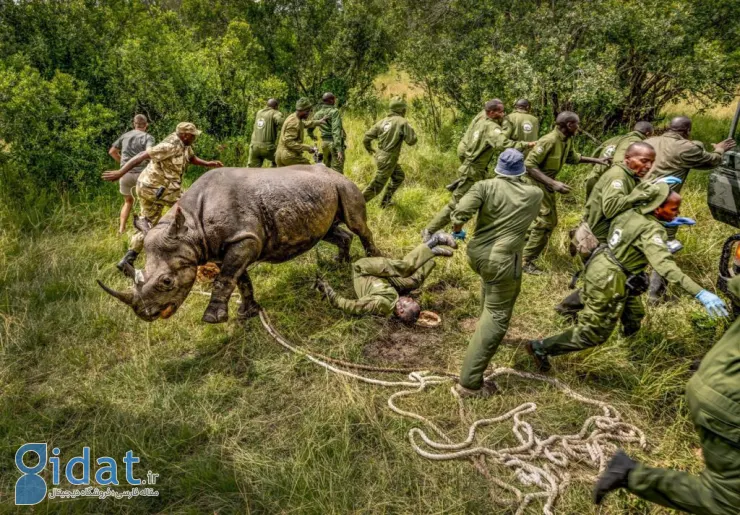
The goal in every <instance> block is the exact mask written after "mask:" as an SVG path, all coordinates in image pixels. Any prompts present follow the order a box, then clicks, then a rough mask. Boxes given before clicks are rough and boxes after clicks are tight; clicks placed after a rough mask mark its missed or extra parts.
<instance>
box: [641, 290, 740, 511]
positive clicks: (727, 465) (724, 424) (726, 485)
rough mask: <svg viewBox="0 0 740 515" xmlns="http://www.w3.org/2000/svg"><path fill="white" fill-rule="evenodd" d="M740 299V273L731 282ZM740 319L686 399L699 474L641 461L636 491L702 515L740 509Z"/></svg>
mask: <svg viewBox="0 0 740 515" xmlns="http://www.w3.org/2000/svg"><path fill="white" fill-rule="evenodd" d="M729 287H730V291H732V292H733V293H734V294H735V295H736V296H737V297H740V277H735V278H734V279H732V280H731V281H730V283H729ZM739 342H740V320H735V323H733V324H732V326H731V327H730V328H729V329H728V330H727V332H726V333H725V335H724V336H723V337H722V339H721V340H720V341H718V342H717V343H715V344H714V347H712V349H711V350H710V351H709V352H708V353H707V355H706V356H704V359H703V360H702V362H701V365H700V366H699V370H698V371H697V372H696V373H695V374H694V375H693V377H692V378H691V379H690V380H689V383H688V384H687V385H686V399H687V401H688V402H687V404H688V408H689V412H690V413H691V420H692V421H693V422H694V426H695V427H696V430H697V432H698V433H699V441H700V442H701V449H702V452H703V455H704V464H705V469H704V470H703V471H702V472H701V473H700V474H699V475H696V476H695V475H692V474H689V473H687V472H679V471H677V470H667V469H659V468H652V467H647V466H645V465H642V464H638V465H637V467H636V468H635V469H634V470H632V471H631V472H630V474H629V478H628V486H627V489H628V490H629V491H630V492H632V493H633V494H635V495H638V496H639V497H642V498H643V499H647V500H648V501H652V502H654V503H657V504H661V505H663V506H667V507H669V508H673V509H675V510H682V511H687V512H689V513H697V514H700V515H737V514H738V513H740V343H739Z"/></svg>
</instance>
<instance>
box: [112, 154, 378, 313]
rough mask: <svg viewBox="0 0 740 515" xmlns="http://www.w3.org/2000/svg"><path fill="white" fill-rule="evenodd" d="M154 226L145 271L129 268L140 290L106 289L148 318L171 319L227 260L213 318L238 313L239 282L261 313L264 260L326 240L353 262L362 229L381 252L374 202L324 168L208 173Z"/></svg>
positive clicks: (369, 249) (246, 304) (249, 304)
mask: <svg viewBox="0 0 740 515" xmlns="http://www.w3.org/2000/svg"><path fill="white" fill-rule="evenodd" d="M141 222H142V220H141V219H139V220H137V221H136V223H137V227H138V228H140V230H144V231H145V232H146V237H145V239H144V250H145V251H146V266H145V268H144V270H143V271H142V270H134V268H133V266H131V265H128V268H127V269H126V270H124V272H125V273H126V274H127V275H129V276H131V277H132V278H133V279H134V285H133V288H132V289H131V290H129V291H125V292H119V291H116V290H113V289H111V288H109V287H107V286H106V285H104V284H103V283H102V282H100V281H98V284H99V285H100V286H101V288H103V289H104V290H105V291H106V292H108V293H109V294H111V295H112V296H114V297H115V298H117V299H118V300H120V301H122V302H124V303H125V304H128V305H129V306H131V307H132V308H133V310H134V312H135V313H136V315H138V316H139V318H142V319H144V320H146V321H153V320H156V319H158V318H168V317H170V316H171V315H172V314H173V313H175V311H177V308H179V307H180V306H181V305H182V303H183V302H184V301H185V298H186V297H187V296H188V293H190V289H191V288H192V286H193V283H194V282H195V278H196V273H197V268H198V265H202V264H204V263H206V262H214V263H216V264H218V265H219V266H220V272H219V275H218V276H217V277H216V278H215V279H214V282H213V290H212V293H211V300H210V302H209V304H208V307H207V308H206V310H205V313H204V314H203V321H204V322H207V323H213V324H215V323H221V322H225V321H226V320H227V319H228V302H229V298H230V297H231V294H232V293H233V291H234V288H235V287H236V286H239V290H240V292H241V295H242V303H241V306H240V307H239V310H238V313H237V315H238V317H239V318H240V319H246V318H249V317H251V316H255V315H256V314H257V313H258V311H259V306H258V305H257V303H256V301H255V300H254V294H253V289H252V283H251V281H250V279H249V274H248V273H247V267H248V266H249V265H250V264H252V263H256V262H268V263H282V262H284V261H287V260H289V259H292V258H294V257H296V256H298V255H300V254H302V253H304V252H306V251H307V250H309V249H311V248H312V247H313V246H314V245H316V244H317V243H318V242H319V241H320V240H324V241H328V242H330V243H333V244H334V245H336V246H337V247H339V258H340V259H343V260H349V249H350V244H351V243H352V234H350V233H349V232H347V231H346V230H344V229H342V228H341V227H339V223H340V222H343V223H345V224H346V225H347V227H348V228H349V229H350V231H352V232H353V233H355V234H356V235H357V236H358V237H359V238H360V241H361V242H362V245H363V247H364V249H365V252H366V254H367V255H369V256H376V255H380V253H379V252H378V250H377V248H376V247H375V244H374V242H373V235H372V233H371V232H370V229H368V227H367V217H366V212H365V200H364V199H363V197H362V193H360V190H359V189H358V188H357V186H356V185H355V184H354V183H353V182H352V181H350V180H349V179H348V178H346V177H345V176H343V175H341V174H339V173H337V172H334V171H332V170H329V169H328V168H326V167H325V166H323V165H297V166H288V167H284V168H265V169H260V168H217V169H214V170H211V171H208V172H206V173H205V174H203V175H202V176H201V177H200V178H199V179H198V180H196V181H195V182H194V183H193V185H192V186H191V188H190V189H189V190H188V191H186V192H185V193H184V194H183V196H182V198H180V200H179V201H178V202H177V204H175V206H173V208H172V209H170V211H169V212H168V213H167V214H166V215H165V216H163V217H162V219H161V220H160V222H159V223H158V224H157V225H155V226H154V227H151V228H150V229H149V228H148V227H146V226H143V224H142V223H141Z"/></svg>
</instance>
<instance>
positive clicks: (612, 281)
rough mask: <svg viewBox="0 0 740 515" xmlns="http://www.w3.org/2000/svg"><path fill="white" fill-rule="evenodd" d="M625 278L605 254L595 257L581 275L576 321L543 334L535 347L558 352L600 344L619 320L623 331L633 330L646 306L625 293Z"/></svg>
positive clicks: (551, 353) (551, 352) (635, 297)
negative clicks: (561, 329) (552, 333)
mask: <svg viewBox="0 0 740 515" xmlns="http://www.w3.org/2000/svg"><path fill="white" fill-rule="evenodd" d="M626 281H627V277H626V276H625V275H624V272H622V270H621V269H620V268H619V267H618V266H617V265H616V264H614V263H612V262H611V261H609V259H608V258H607V257H606V255H605V254H603V253H602V254H599V255H597V256H596V257H594V258H593V260H592V261H591V263H589V265H588V268H587V269H586V272H585V273H584V276H583V291H582V297H583V304H584V308H583V310H582V311H581V312H580V313H579V314H578V324H577V325H576V326H575V327H572V328H570V329H568V330H567V331H565V332H564V333H561V334H559V335H556V336H551V337H549V338H545V339H544V340H543V341H542V345H541V346H540V348H539V349H537V350H541V351H543V352H545V353H547V354H548V355H550V356H557V355H559V354H567V353H569V352H577V351H579V350H583V349H588V348H590V347H595V346H596V345H601V344H602V343H604V342H605V341H606V340H608V339H609V336H611V334H612V332H614V328H615V327H616V325H617V322H619V321H621V322H622V327H623V329H624V332H625V334H634V333H636V332H637V331H638V330H639V329H640V326H641V324H642V319H643V318H644V317H645V308H644V307H643V305H642V299H641V298H640V297H639V296H632V295H628V294H627V289H626V286H625V282H626Z"/></svg>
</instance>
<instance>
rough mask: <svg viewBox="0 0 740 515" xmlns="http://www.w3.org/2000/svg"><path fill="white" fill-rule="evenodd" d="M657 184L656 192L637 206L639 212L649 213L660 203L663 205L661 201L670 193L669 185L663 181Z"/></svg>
mask: <svg viewBox="0 0 740 515" xmlns="http://www.w3.org/2000/svg"><path fill="white" fill-rule="evenodd" d="M657 186H658V192H657V193H656V194H655V196H653V197H651V198H650V199H649V200H647V201H646V202H645V204H642V205H640V206H639V207H638V209H639V210H640V213H642V214H643V215H647V214H650V213H652V212H653V211H655V210H656V209H658V208H659V207H660V206H661V205H663V202H665V201H666V199H667V198H668V195H670V194H671V187H670V186H668V184H666V183H665V182H659V183H658V184H657Z"/></svg>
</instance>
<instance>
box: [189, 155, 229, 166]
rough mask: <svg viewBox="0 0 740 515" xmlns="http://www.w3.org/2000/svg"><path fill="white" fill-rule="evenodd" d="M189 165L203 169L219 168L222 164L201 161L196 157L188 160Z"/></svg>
mask: <svg viewBox="0 0 740 515" xmlns="http://www.w3.org/2000/svg"><path fill="white" fill-rule="evenodd" d="M190 164H191V165H195V166H203V167H205V168H221V167H222V166H223V165H224V164H223V163H222V162H221V161H203V160H202V159H201V158H199V157H198V156H196V155H193V157H191V158H190Z"/></svg>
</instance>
